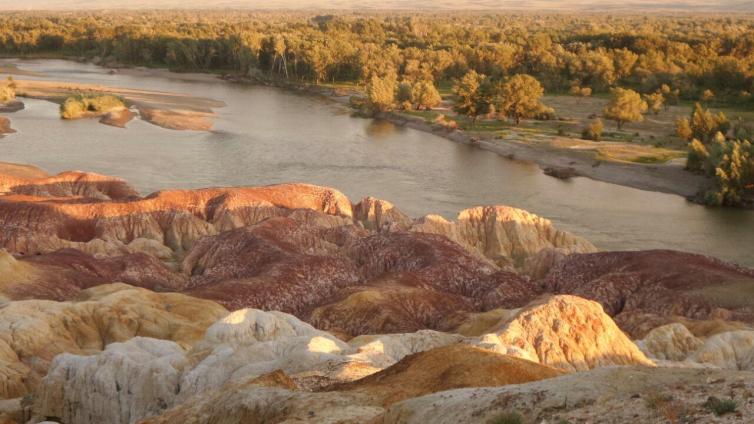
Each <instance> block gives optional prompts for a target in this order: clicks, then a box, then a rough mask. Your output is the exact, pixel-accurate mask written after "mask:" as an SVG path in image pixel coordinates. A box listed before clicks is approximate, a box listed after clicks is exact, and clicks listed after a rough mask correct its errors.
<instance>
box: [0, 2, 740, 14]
mask: <svg viewBox="0 0 754 424" xmlns="http://www.w3.org/2000/svg"><path fill="white" fill-rule="evenodd" d="M160 9H182V10H188V9H214V10H228V9H242V10H302V11H306V10H312V11H313V10H336V11H402V12H407V11H438V12H439V11H453V10H468V11H499V12H505V11H511V12H515V11H536V12H568V11H579V12H607V13H616V12H635V13H640V12H661V11H666V12H690V13H694V12H721V13H725V12H736V13H741V12H744V13H746V12H750V13H754V0H716V1H703V0H674V1H656V0H628V1H619V0H608V1H595V0H576V1H565V0H534V1H528V2H525V3H524V4H522V2H520V1H515V0H437V1H432V0H416V1H405V0H382V1H379V0H364V1H355V0H314V1H300V0H224V1H209V0H182V1H179V0H154V1H146V0H134V1H131V2H128V3H127V4H124V2H122V1H116V0H100V1H85V0H27V1H25V2H23V6H19V2H18V1H11V0H0V11H79V10H81V11H96V10H160Z"/></svg>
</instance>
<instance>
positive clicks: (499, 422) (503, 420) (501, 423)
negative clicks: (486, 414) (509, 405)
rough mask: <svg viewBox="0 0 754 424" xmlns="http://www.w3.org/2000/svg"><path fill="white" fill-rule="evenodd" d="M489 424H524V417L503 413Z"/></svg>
mask: <svg viewBox="0 0 754 424" xmlns="http://www.w3.org/2000/svg"><path fill="white" fill-rule="evenodd" d="M489 424H524V417H523V416H521V414H519V413H518V412H503V413H502V414H500V415H497V416H496V417H495V418H493V419H492V420H491V421H490V423H489Z"/></svg>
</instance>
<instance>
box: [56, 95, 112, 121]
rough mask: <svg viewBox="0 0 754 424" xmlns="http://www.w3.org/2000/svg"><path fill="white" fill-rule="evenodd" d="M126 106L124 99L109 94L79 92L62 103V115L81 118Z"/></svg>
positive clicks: (65, 117)
mask: <svg viewBox="0 0 754 424" xmlns="http://www.w3.org/2000/svg"><path fill="white" fill-rule="evenodd" d="M125 108H126V104H125V102H124V101H123V99H121V98H119V97H116V96H111V95H107V94H88V95H84V94H77V95H75V96H71V97H69V98H67V99H65V101H64V102H63V104H61V105H60V117H61V118H63V119H76V118H81V117H83V116H85V115H87V114H94V115H101V114H105V113H107V112H110V111H114V110H122V109H125Z"/></svg>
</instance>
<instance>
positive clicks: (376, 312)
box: [309, 284, 476, 336]
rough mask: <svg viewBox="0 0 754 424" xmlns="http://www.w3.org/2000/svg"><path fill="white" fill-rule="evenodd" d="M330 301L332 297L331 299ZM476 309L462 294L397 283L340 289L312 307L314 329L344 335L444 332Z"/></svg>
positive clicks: (311, 317)
mask: <svg viewBox="0 0 754 424" xmlns="http://www.w3.org/2000/svg"><path fill="white" fill-rule="evenodd" d="M331 300H332V299H331ZM472 310H476V308H475V307H474V305H473V302H472V300H470V299H468V298H465V297H463V296H459V295H454V294H449V293H444V292H441V291H437V290H428V289H423V288H417V287H405V286H400V285H390V284H386V285H382V286H380V285H369V286H357V287H352V288H349V289H345V290H342V291H341V292H339V293H338V297H336V298H335V299H334V300H332V303H328V304H326V305H323V306H320V307H318V308H317V309H315V310H314V311H313V312H312V313H311V315H310V317H309V321H310V322H311V323H312V325H314V326H316V327H317V328H322V329H324V330H327V331H330V332H335V333H340V334H345V335H347V336H353V335H359V334H387V333H410V332H414V331H418V330H421V329H425V328H431V329H434V330H439V331H448V330H450V329H452V328H454V326H455V325H454V324H455V322H456V321H455V319H454V318H455V316H456V315H457V314H458V313H460V312H462V311H472Z"/></svg>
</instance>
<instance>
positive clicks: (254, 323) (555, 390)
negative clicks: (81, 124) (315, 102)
mask: <svg viewBox="0 0 754 424" xmlns="http://www.w3.org/2000/svg"><path fill="white" fill-rule="evenodd" d="M0 249H4V250H0V328H5V330H3V331H2V332H0V376H2V377H3V384H0V422H4V423H5V422H8V423H12V422H16V423H22V422H41V421H44V420H52V421H53V422H61V423H66V424H88V423H116V424H119V423H136V422H144V423H172V422H186V423H210V422H212V423H236V422H249V423H255V422H259V423H267V422H292V421H296V422H312V423H315V422H316V423H320V422H333V423H335V422H338V423H363V422H375V423H376V422H380V423H409V422H479V420H482V422H484V421H485V420H493V419H496V417H498V416H500V414H506V413H509V412H515V413H518V414H521V416H522V417H523V419H524V422H537V423H539V422H541V421H542V420H555V422H557V420H560V419H563V420H567V421H569V422H582V421H585V420H586V421H590V420H591V421H594V420H595V419H596V417H610V418H611V419H613V418H614V420H615V422H624V421H625V420H628V419H629V417H632V418H631V419H639V420H640V421H642V422H666V421H667V420H669V419H670V420H671V421H672V419H679V418H677V417H681V416H683V417H686V418H684V419H696V420H699V419H702V420H707V421H709V422H729V421H730V422H737V421H736V420H739V419H740V418H741V417H746V415H745V414H751V413H752V412H753V411H754V402H753V401H752V397H751V395H750V394H751V389H752V388H751V387H750V385H747V383H746V381H751V378H750V377H751V376H749V374H750V372H751V371H752V368H753V367H754V337H752V334H754V328H753V327H752V324H753V323H754V300H752V299H754V297H751V296H746V294H747V293H754V291H753V290H754V270H751V269H746V268H741V267H738V266H735V265H732V264H728V263H724V262H722V261H719V260H716V259H713V258H709V257H705V256H701V255H691V254H687V253H683V252H674V251H644V252H597V251H596V250H597V249H596V248H595V247H594V246H593V245H591V244H590V243H589V242H588V241H586V240H584V239H581V238H579V237H577V236H574V235H572V234H569V233H567V232H563V231H561V230H558V229H557V228H555V227H554V226H553V225H552V223H551V222H549V221H548V220H546V219H544V218H540V217H537V216H536V215H533V214H530V213H528V212H526V211H522V210H519V209H515V208H511V207H506V206H485V207H477V208H472V209H467V210H465V211H462V212H460V213H459V215H458V217H457V218H456V219H455V220H454V221H450V220H447V219H445V218H442V217H438V216H433V215H428V216H426V217H422V218H418V219H412V218H410V217H408V216H406V215H405V214H403V213H402V212H401V211H400V210H399V209H398V208H397V207H395V206H394V205H392V204H390V203H389V202H387V201H384V200H380V199H375V198H365V199H363V200H361V201H360V202H358V203H355V204H354V203H352V202H351V201H350V200H349V199H348V198H347V197H346V196H345V195H343V194H342V193H340V192H338V191H337V190H334V189H330V188H326V187H318V186H313V185H307V184H282V185H276V186H268V187H250V188H210V189H202V190H171V191H163V192H157V193H153V194H150V195H148V196H145V197H142V196H140V195H139V194H138V193H137V192H136V191H135V190H133V189H132V188H130V187H129V186H128V184H127V183H125V182H123V181H122V180H119V179H117V178H111V177H106V176H101V175H96V174H88V173H84V172H66V173H62V174H59V175H57V176H50V175H47V174H46V173H44V172H43V171H41V170H39V169H36V168H33V167H27V166H21V165H13V164H0ZM112 283H115V284H112ZM124 283H126V284H124ZM229 310H231V311H234V312H230V313H228V311H229ZM632 339H633V340H635V341H632ZM747 378H748V380H747ZM619 380H620V381H623V380H625V381H626V382H627V383H626V384H622V385H620V387H619V386H618V385H616V384H615V381H619ZM680 386H684V387H685V388H686V389H684V390H680V389H678V387H680ZM574 387H575V388H576V392H575V393H574V391H573V390H574V389H573V388H574ZM650 389H652V390H650ZM653 390H654V391H653ZM747 393H748V394H749V395H747ZM709 396H717V397H719V398H732V399H733V400H734V401H735V402H736V405H737V410H736V412H735V413H733V414H728V415H724V416H721V417H717V416H712V415H711V414H710V411H709V410H708V409H707V408H706V407H705V406H704V405H703V403H704V401H705V400H706V399H707V398H708V397H709ZM532 399H538V400H537V401H536V402H532ZM668 399H670V400H668ZM626 405H629V406H628V407H627V406H626ZM637 417H638V418H637ZM668 417H670V418H668ZM672 417H676V418H672ZM3 420H5V421H3ZM707 421H705V422H707ZM548 422H549V421H548Z"/></svg>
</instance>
